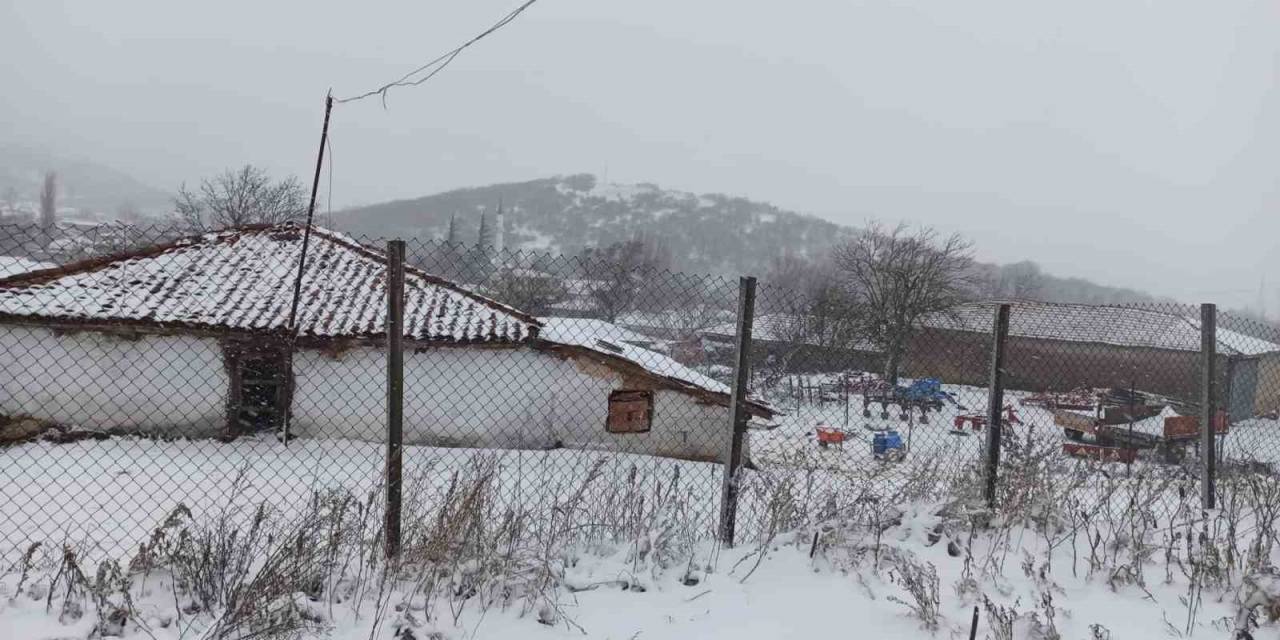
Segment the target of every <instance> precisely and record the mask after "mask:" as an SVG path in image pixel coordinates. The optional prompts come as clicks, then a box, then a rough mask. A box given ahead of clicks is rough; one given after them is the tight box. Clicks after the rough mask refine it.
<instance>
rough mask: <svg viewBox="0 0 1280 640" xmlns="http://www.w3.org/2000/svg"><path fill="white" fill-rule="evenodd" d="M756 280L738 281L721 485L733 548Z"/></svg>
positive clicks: (723, 536)
mask: <svg viewBox="0 0 1280 640" xmlns="http://www.w3.org/2000/svg"><path fill="white" fill-rule="evenodd" d="M755 305H756V279H755V278H751V277H744V278H740V279H739V280H738V340H737V352H736V353H735V354H734V359H733V388H732V390H731V393H730V396H729V416H730V418H729V441H728V443H727V446H726V447H725V453H724V460H723V462H724V479H723V482H722V483H721V485H720V542H721V543H722V544H724V546H726V547H732V546H733V534H734V529H735V527H736V525H737V516H738V469H739V467H741V466H742V441H743V439H744V438H746V434H747V420H748V419H749V418H750V416H749V415H748V413H747V377H748V375H749V371H750V369H751V360H750V357H751V323H752V321H753V319H754V317H755Z"/></svg>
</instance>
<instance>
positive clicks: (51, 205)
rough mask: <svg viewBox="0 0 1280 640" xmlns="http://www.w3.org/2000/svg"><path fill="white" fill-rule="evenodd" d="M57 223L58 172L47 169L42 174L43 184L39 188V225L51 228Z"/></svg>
mask: <svg viewBox="0 0 1280 640" xmlns="http://www.w3.org/2000/svg"><path fill="white" fill-rule="evenodd" d="M57 223H58V174H56V173H54V172H52V171H49V172H48V173H45V174H44V185H43V186H41V188H40V226H41V228H44V229H52V228H53V226H54V225H55V224H57Z"/></svg>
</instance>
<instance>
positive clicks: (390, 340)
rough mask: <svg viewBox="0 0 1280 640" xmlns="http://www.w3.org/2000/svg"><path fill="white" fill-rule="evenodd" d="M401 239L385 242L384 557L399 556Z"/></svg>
mask: <svg viewBox="0 0 1280 640" xmlns="http://www.w3.org/2000/svg"><path fill="white" fill-rule="evenodd" d="M403 448H404V240H391V241H389V242H387V478H386V480H387V482H386V484H387V504H386V509H385V513H386V526H385V530H386V554H387V557H388V558H396V557H399V555H400V505H401V491H402V480H401V478H402V469H401V468H402V465H403V458H404V452H403Z"/></svg>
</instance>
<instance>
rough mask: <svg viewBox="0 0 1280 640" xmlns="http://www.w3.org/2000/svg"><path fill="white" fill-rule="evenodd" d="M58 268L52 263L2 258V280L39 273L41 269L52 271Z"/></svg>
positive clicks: (0, 271) (20, 258)
mask: <svg viewBox="0 0 1280 640" xmlns="http://www.w3.org/2000/svg"><path fill="white" fill-rule="evenodd" d="M56 266H58V265H56V264H53V263H50V262H40V261H38V260H32V259H31V258H22V257H18V256H0V278H7V277H9V276H16V275H18V274H20V273H27V272H30V271H38V270H40V269H51V268H53V267H56Z"/></svg>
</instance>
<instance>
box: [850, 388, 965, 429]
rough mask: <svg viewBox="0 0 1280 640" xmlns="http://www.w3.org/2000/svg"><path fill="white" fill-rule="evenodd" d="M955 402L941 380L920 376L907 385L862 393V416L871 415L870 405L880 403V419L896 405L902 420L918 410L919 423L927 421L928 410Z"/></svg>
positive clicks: (936, 409)
mask: <svg viewBox="0 0 1280 640" xmlns="http://www.w3.org/2000/svg"><path fill="white" fill-rule="evenodd" d="M946 403H951V404H956V405H957V406H959V405H958V404H957V403H956V401H955V398H953V397H952V396H951V394H950V393H947V392H946V391H943V390H942V382H940V381H939V380H938V379H937V378H921V379H919V380H916V381H914V382H912V383H911V384H910V385H908V386H905V387H903V386H896V387H890V388H889V389H887V390H885V391H880V392H868V393H864V394H863V395H862V417H864V418H870V417H871V405H873V404H879V405H880V419H881V420H887V419H888V418H889V407H890V406H897V407H898V418H899V419H900V420H902V421H903V422H910V421H911V412H912V411H919V412H920V424H928V423H929V412H930V411H942V405H944V404H946Z"/></svg>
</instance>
